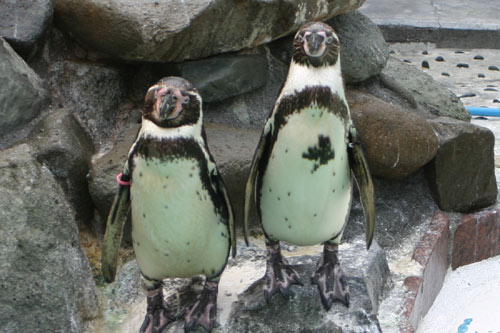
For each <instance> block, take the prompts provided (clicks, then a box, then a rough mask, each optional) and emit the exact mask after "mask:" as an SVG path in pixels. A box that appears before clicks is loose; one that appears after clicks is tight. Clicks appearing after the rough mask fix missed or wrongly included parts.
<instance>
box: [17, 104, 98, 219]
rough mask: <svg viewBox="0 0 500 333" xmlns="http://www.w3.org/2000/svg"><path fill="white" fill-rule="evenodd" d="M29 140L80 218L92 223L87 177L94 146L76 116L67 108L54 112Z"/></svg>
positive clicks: (77, 217)
mask: <svg viewBox="0 0 500 333" xmlns="http://www.w3.org/2000/svg"><path fill="white" fill-rule="evenodd" d="M26 142H27V143H29V144H31V145H32V146H33V147H35V150H36V153H35V156H36V158H37V160H38V161H39V162H40V163H42V164H43V165H45V166H47V167H48V168H49V170H50V171H51V172H52V175H54V178H55V179H56V180H57V182H58V183H59V185H61V187H62V189H63V191H64V193H65V194H66V197H67V198H68V200H69V202H70V203H71V204H72V206H73V208H74V210H75V212H76V220H77V221H78V222H84V223H85V222H88V221H89V220H90V218H91V212H92V200H91V198H90V194H89V190H88V185H87V179H86V177H87V174H88V172H89V168H90V159H91V157H92V153H93V151H94V148H93V146H92V142H91V140H90V138H89V136H88V135H87V134H86V133H85V131H84V130H83V128H82V127H81V126H80V124H79V123H78V121H77V120H76V119H75V117H74V116H73V115H72V114H71V112H69V111H68V110H67V109H59V110H56V111H54V112H53V113H51V114H49V115H48V116H46V117H45V118H44V119H43V120H42V121H41V122H40V123H39V124H38V125H37V126H36V127H35V129H34V130H33V132H32V133H31V134H30V136H29V137H28V139H27V141H26Z"/></svg>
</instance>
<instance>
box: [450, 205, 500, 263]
mask: <svg viewBox="0 0 500 333" xmlns="http://www.w3.org/2000/svg"><path fill="white" fill-rule="evenodd" d="M496 255H500V213H499V211H498V210H486V211H482V212H478V213H473V214H469V215H465V216H464V217H463V218H462V219H461V220H460V222H459V224H458V227H457V229H456V230H455V234H454V237H453V254H452V262H451V267H452V268H453V269H456V268H458V267H460V266H464V265H468V264H472V263H474V262H476V261H481V260H484V259H488V258H490V257H494V256H496Z"/></svg>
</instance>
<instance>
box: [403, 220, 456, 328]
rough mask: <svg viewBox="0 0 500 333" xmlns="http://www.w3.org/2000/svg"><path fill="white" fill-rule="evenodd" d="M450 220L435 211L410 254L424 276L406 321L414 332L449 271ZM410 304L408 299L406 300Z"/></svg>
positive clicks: (421, 278) (420, 280)
mask: <svg viewBox="0 0 500 333" xmlns="http://www.w3.org/2000/svg"><path fill="white" fill-rule="evenodd" d="M449 226H450V221H449V219H448V217H447V216H446V215H445V214H443V213H442V212H441V211H436V213H435V214H434V216H433V218H432V220H431V224H430V226H429V228H428V229H427V231H426V232H425V234H424V235H423V236H422V238H421V239H420V241H419V242H418V243H417V245H416V247H415V250H414V252H413V256H412V260H415V261H416V262H418V263H419V264H420V265H421V266H422V268H423V273H422V276H421V277H420V279H419V280H415V281H419V283H420V284H421V285H420V286H419V290H418V293H419V295H417V296H416V297H417V299H418V302H417V300H415V303H414V305H413V308H412V310H411V313H410V314H408V315H409V316H408V317H407V319H408V320H409V322H410V323H411V325H412V327H413V329H415V330H416V329H417V327H418V323H419V322H420V320H421V319H422V318H423V317H424V316H425V315H426V313H427V312H428V311H429V309H430V307H431V306H432V304H433V303H434V300H435V299H436V297H437V295H438V294H439V291H440V290H441V287H442V286H443V282H444V278H445V276H446V272H447V271H448V248H449V242H450V227H449ZM407 302H410V303H411V301H410V300H407Z"/></svg>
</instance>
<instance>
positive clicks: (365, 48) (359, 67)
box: [326, 11, 389, 84]
mask: <svg viewBox="0 0 500 333" xmlns="http://www.w3.org/2000/svg"><path fill="white" fill-rule="evenodd" d="M326 23H328V24H330V25H331V26H332V27H333V28H334V29H335V31H336V32H337V34H338V36H339V39H340V62H341V65H342V74H343V75H344V78H345V80H346V83H349V84H354V83H358V82H361V81H365V80H367V79H369V78H371V77H373V76H375V75H377V74H379V73H380V72H381V71H382V69H383V68H384V67H385V64H386V63H387V60H388V59H389V46H388V45H387V43H386V42H385V40H384V36H383V35H382V32H381V31H380V29H379V28H378V27H377V25H376V24H375V23H373V22H372V21H371V20H370V19H369V18H368V17H366V16H365V15H363V14H361V13H359V12H357V11H354V12H351V13H346V14H342V15H338V16H335V17H334V18H333V19H331V20H329V21H327V22H326Z"/></svg>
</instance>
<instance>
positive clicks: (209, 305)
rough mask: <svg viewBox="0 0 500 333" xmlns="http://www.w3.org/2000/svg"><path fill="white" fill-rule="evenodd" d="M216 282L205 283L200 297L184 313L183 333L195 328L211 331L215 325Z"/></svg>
mask: <svg viewBox="0 0 500 333" xmlns="http://www.w3.org/2000/svg"><path fill="white" fill-rule="evenodd" d="M217 290H218V283H217V282H210V281H207V282H205V287H204V288H203V292H202V293H201V295H200V297H199V298H198V300H197V301H196V303H194V304H193V305H192V306H190V307H189V308H188V309H186V311H185V317H184V332H189V331H191V330H192V329H193V328H195V327H197V326H202V327H204V328H205V329H206V330H208V331H211V330H212V329H213V328H214V327H215V324H216V317H217Z"/></svg>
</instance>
